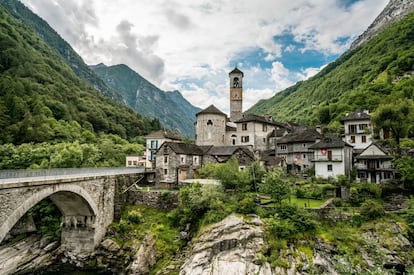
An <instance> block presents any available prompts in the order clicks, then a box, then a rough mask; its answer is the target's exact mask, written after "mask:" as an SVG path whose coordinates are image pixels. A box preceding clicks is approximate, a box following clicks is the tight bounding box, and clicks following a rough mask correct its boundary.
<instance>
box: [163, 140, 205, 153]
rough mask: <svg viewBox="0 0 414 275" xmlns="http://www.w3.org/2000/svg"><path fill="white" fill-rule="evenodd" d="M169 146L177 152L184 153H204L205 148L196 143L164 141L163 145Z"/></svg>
mask: <svg viewBox="0 0 414 275" xmlns="http://www.w3.org/2000/svg"><path fill="white" fill-rule="evenodd" d="M164 146H169V147H170V148H171V150H173V151H174V152H175V153H176V154H183V155H203V150H202V149H201V148H200V146H197V145H195V144H188V143H182V142H164V144H163V145H162V146H161V147H164Z"/></svg>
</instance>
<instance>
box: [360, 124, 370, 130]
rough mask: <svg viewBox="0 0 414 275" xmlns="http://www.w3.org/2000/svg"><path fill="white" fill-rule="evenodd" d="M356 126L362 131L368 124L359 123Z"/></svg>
mask: <svg viewBox="0 0 414 275" xmlns="http://www.w3.org/2000/svg"><path fill="white" fill-rule="evenodd" d="M358 127H359V130H360V131H364V130H365V129H366V128H368V124H359V125H358Z"/></svg>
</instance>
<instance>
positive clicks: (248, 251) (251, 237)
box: [180, 214, 272, 275]
mask: <svg viewBox="0 0 414 275" xmlns="http://www.w3.org/2000/svg"><path fill="white" fill-rule="evenodd" d="M263 237H264V232H263V229H262V221H261V220H260V219H259V217H257V216H249V217H243V216H238V215H235V214H232V215H230V216H228V217H227V218H226V219H224V220H223V221H221V222H219V223H216V224H213V225H211V226H210V227H208V228H207V229H205V230H203V232H202V233H201V234H200V235H199V237H198V238H195V239H194V240H193V241H192V246H191V255H190V256H189V257H188V258H187V260H186V261H185V263H184V264H183V266H182V267H181V270H180V275H190V274H191V275H192V274H199V275H207V274H208V275H210V274H211V275H215V274H226V275H233V274H234V275H238V274H260V275H270V274H272V271H271V268H270V265H269V264H268V263H264V264H263V265H260V264H259V263H258V261H257V259H256V256H257V255H258V253H259V252H260V251H261V249H262V247H263V245H264V241H263Z"/></svg>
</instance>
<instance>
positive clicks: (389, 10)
mask: <svg viewBox="0 0 414 275" xmlns="http://www.w3.org/2000/svg"><path fill="white" fill-rule="evenodd" d="M413 10H414V2H413V1H411V0H390V2H389V3H388V5H387V6H386V7H385V8H384V10H383V11H382V12H381V13H380V15H378V16H377V18H375V20H374V22H373V23H372V24H371V25H370V26H369V27H368V29H367V30H366V31H365V32H364V33H363V34H361V35H360V36H359V37H358V38H357V39H356V40H355V41H354V42H353V43H352V45H351V47H350V49H351V50H352V49H355V48H356V47H358V46H360V45H362V43H364V42H365V41H368V40H370V39H371V38H373V37H374V36H375V35H377V34H378V33H380V32H382V31H383V30H385V29H386V28H387V27H389V26H391V25H392V24H394V23H395V22H397V21H398V20H400V19H402V18H404V17H405V16H406V15H407V14H409V13H410V12H411V11H413Z"/></svg>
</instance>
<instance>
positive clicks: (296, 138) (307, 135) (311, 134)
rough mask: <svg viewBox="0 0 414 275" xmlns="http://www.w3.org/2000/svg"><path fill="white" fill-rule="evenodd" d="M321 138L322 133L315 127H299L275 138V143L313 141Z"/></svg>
mask: <svg viewBox="0 0 414 275" xmlns="http://www.w3.org/2000/svg"><path fill="white" fill-rule="evenodd" d="M321 138H322V135H321V134H320V133H319V132H318V131H316V130H315V129H301V130H296V131H294V132H292V133H289V134H287V135H285V136H283V137H282V138H280V139H278V140H277V143H278V144H281V143H300V142H315V141H316V140H317V139H321Z"/></svg>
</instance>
